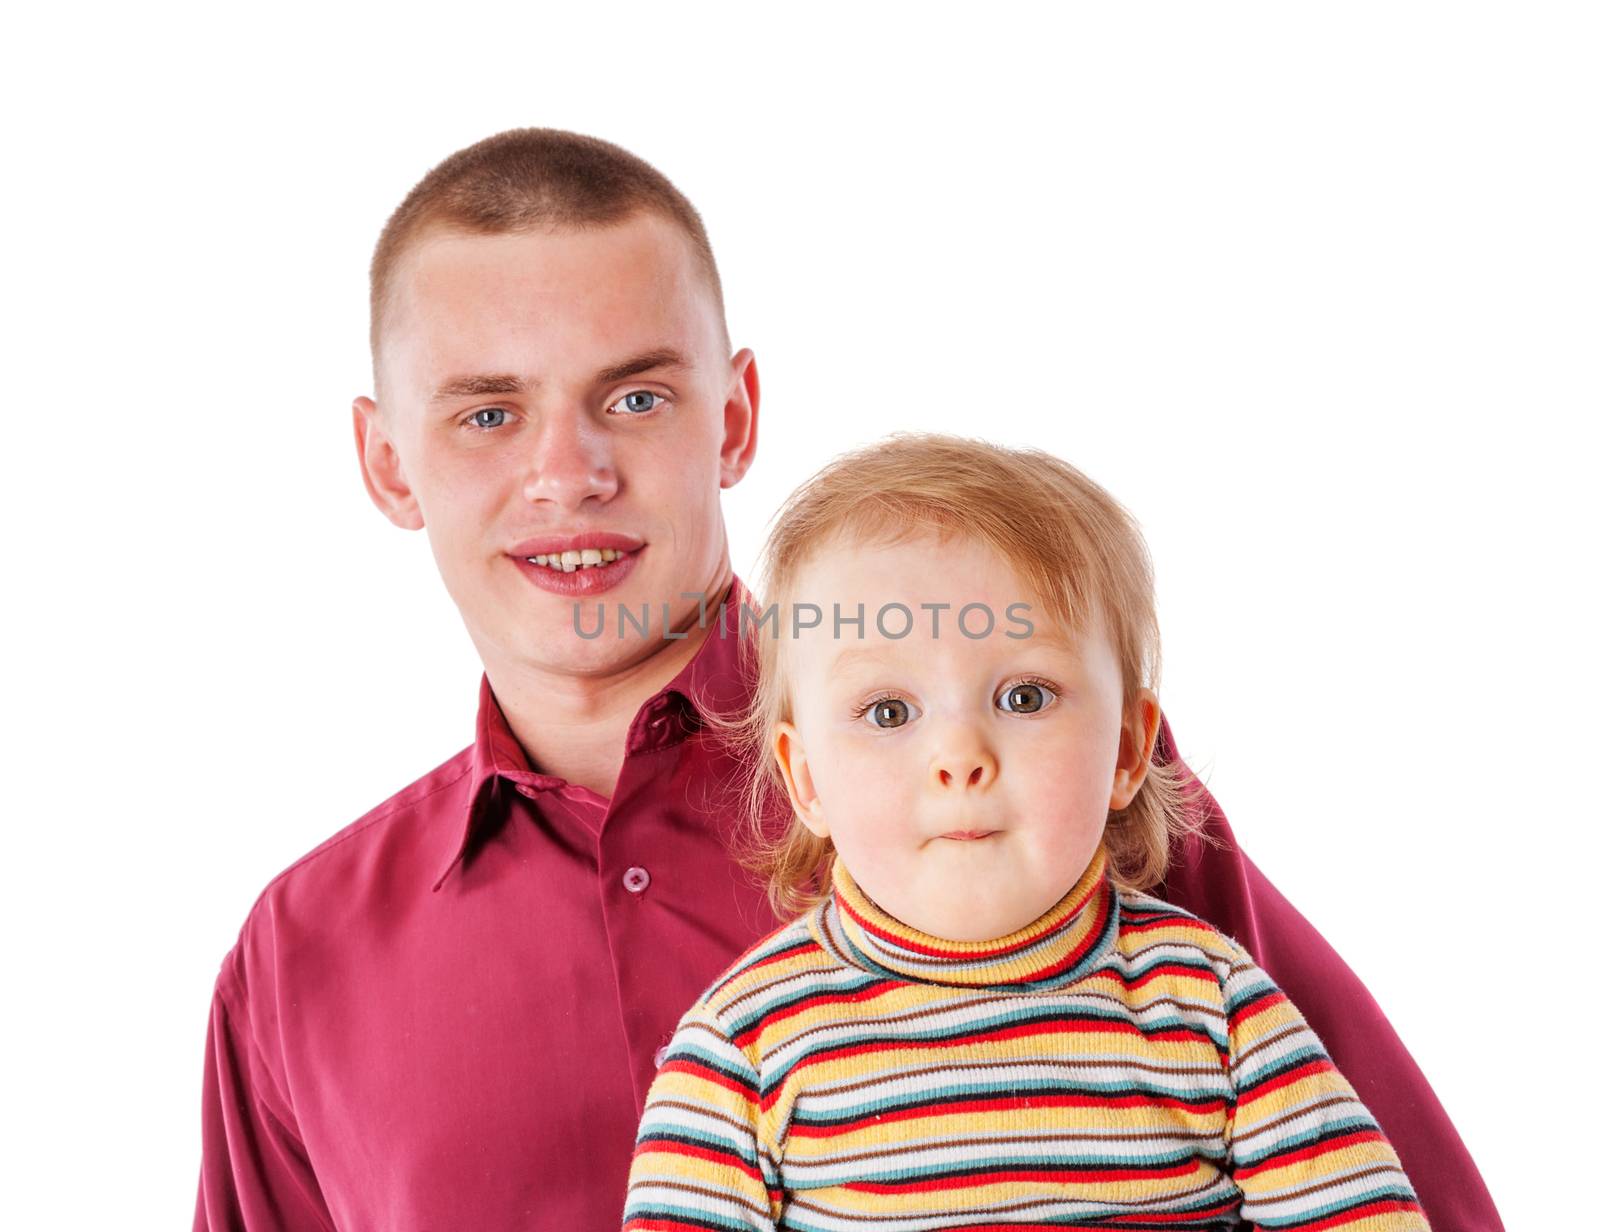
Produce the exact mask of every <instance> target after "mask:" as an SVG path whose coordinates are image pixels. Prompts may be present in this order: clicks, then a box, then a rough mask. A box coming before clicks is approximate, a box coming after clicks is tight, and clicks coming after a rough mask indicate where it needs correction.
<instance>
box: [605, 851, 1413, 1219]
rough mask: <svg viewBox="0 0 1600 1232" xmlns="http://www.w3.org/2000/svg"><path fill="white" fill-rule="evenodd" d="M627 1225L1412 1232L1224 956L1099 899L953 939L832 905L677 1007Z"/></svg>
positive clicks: (1288, 1027)
mask: <svg viewBox="0 0 1600 1232" xmlns="http://www.w3.org/2000/svg"><path fill="white" fill-rule="evenodd" d="M624 1221H625V1227H626V1228H627V1229H629V1230H632V1232H643V1230H645V1229H655V1230H663V1232H666V1230H671V1232H676V1230H679V1229H683V1230H685V1232H687V1230H690V1229H693V1230H697V1232H704V1230H706V1229H777V1228H794V1229H806V1230H807V1232H864V1230H866V1229H874V1230H877V1232H888V1230H893V1232H921V1230H922V1229H934V1228H964V1229H991V1228H1000V1227H1004V1228H1007V1229H1015V1228H1061V1227H1095V1228H1102V1227H1103V1228H1141V1229H1183V1228H1229V1227H1235V1226H1237V1225H1238V1224H1239V1223H1240V1222H1241V1221H1249V1222H1252V1223H1254V1224H1258V1225H1260V1226H1261V1227H1263V1228H1295V1229H1325V1228H1339V1229H1349V1230H1357V1229H1361V1230H1369V1229H1380V1228H1381V1229H1400V1228H1405V1229H1413V1228H1426V1227H1427V1226H1428V1225H1427V1221H1426V1220H1425V1219H1424V1218H1423V1215H1422V1211H1421V1208H1420V1207H1419V1206H1418V1204H1417V1199H1416V1195H1415V1194H1414V1193H1413V1192H1412V1189H1411V1186H1410V1184H1409V1183H1408V1182H1407V1180H1406V1177H1405V1174H1404V1173H1403V1172H1402V1171H1401V1168H1400V1163H1399V1160H1398V1159H1397V1158H1396V1157H1395V1153H1394V1150H1393V1149H1392V1148H1391V1147H1390V1145H1389V1143H1388V1141H1387V1140H1386V1139H1385V1138H1384V1136H1383V1134H1382V1132H1381V1131H1380V1130H1379V1128H1378V1124H1377V1122H1376V1121H1375V1120H1373V1118H1372V1115H1371V1114H1370V1113H1369V1112H1368V1111H1367V1110H1366V1108H1365V1107H1363V1106H1362V1104H1361V1102H1360V1101H1359V1100H1358V1099H1357V1097H1356V1095H1355V1092H1354V1091H1353V1090H1352V1089H1351V1087H1350V1084H1349V1083H1348V1082H1347V1081H1346V1080H1345V1079H1344V1077H1343V1076H1342V1075H1341V1074H1340V1073H1339V1072H1338V1070H1336V1069H1335V1068H1334V1066H1333V1063H1332V1062H1331V1061H1330V1060H1329V1059H1328V1055H1327V1053H1326V1051H1324V1049H1323V1047H1322V1044H1321V1042H1320V1041H1319V1040H1318V1039H1317V1037H1316V1035H1315V1034H1313V1032H1312V1031H1311V1028H1310V1027H1308V1026H1307V1025H1306V1023H1305V1020H1304V1019H1303V1018H1302V1017H1301V1016H1300V1014H1299V1012H1298V1011H1297V1010H1296V1009H1295V1008H1294V1006H1293V1005H1292V1004H1290V1002H1289V1001H1288V999H1287V998H1285V996H1284V995H1283V993H1282V992H1281V991H1279V989H1278V988H1277V986H1276V985H1274V984H1273V982H1272V980H1271V979H1270V978H1269V977H1268V976H1267V975H1266V973H1265V972H1263V971H1262V970H1261V969H1260V968H1259V967H1257V966H1256V965H1255V963H1254V962H1252V961H1251V958H1250V956H1249V955H1248V954H1247V953H1245V951H1244V950H1243V949H1242V948H1241V947H1240V946H1239V945H1238V944H1236V943H1235V942H1233V941H1232V940H1230V939H1229V938H1227V937H1225V936H1223V935H1222V934H1221V933H1219V932H1218V931H1217V930H1216V929H1214V928H1212V927H1211V926H1210V925H1208V924H1205V923H1204V922H1202V921H1201V920H1199V919H1197V918H1196V917H1195V916H1193V915H1190V914H1189V913H1188V912H1185V911H1183V910H1181V909H1180V908H1177V907H1174V906H1171V905H1170V904H1168V903H1164V902H1162V901H1160V900H1159V899H1155V898H1151V897H1149V896H1147V895H1143V894H1133V893H1127V892H1120V891H1118V890H1117V889H1116V888H1115V887H1113V885H1112V884H1111V882H1110V881H1109V880H1108V878H1107V875H1106V855H1105V851H1104V849H1103V848H1102V849H1101V851H1099V852H1098V853H1097V854H1096V856H1095V858H1094V860H1093V861H1092V862H1091V864H1090V866H1089V868H1088V869H1087V870H1086V871H1085V872H1084V874H1083V876H1082V878H1080V880H1079V881H1078V883H1077V885H1075V886H1074V887H1073V888H1072V890H1071V891H1070V892H1069V893H1068V894H1067V895H1066V897H1065V898H1063V899H1062V900H1061V902H1060V903H1058V904H1057V905H1056V906H1055V907H1054V908H1052V909H1051V910H1050V911H1049V912H1048V913H1047V914H1046V915H1044V916H1042V917H1041V918H1040V919H1038V920H1036V921H1035V922H1034V923H1033V924H1031V925H1029V926H1028V927H1026V928H1024V929H1022V930H1020V931H1018V932H1016V933H1013V934H1011V935H1010V936H1007V937H1002V938H1000V939H999V940H997V941H986V942H951V941H943V940H940V939H939V938H936V937H931V936H928V935H927V934H924V933H919V932H917V931H915V930H913V929H911V928H909V927H907V926H906V925H904V924H902V923H900V922H899V921H898V920H896V919H894V918H893V917H891V916H889V915H887V914H886V913H885V912H883V911H882V910H881V909H879V908H878V907H877V906H876V905H875V904H874V903H873V902H872V900H871V899H870V898H868V897H867V896H866V895H865V894H864V893H863V892H862V891H861V889H860V888H859V887H858V886H857V885H856V884H855V883H854V882H853V881H852V880H851V878H850V875H849V873H848V872H847V871H846V870H845V869H844V868H843V866H842V865H840V866H836V867H835V869H834V887H833V892H832V894H831V895H830V897H829V898H828V899H827V900H826V901H825V902H823V903H821V904H819V905H818V906H817V907H816V908H814V909H812V910H811V911H810V912H808V913H806V914H805V915H803V916H801V917H799V918H798V919H796V920H794V921H792V922H791V923H790V924H788V925H787V926H785V927H784V928H782V929H780V930H778V931H777V932H775V933H773V934H772V935H770V936H768V937H767V938H766V939H764V940H763V941H761V942H759V943H757V944H756V945H755V946H754V947H752V948H751V949H750V950H749V951H748V952H747V953H746V954H745V955H744V956H743V957H741V958H740V959H739V960H738V961H737V962H736V963H735V964H734V965H733V966H732V967H731V968H729V970H728V971H727V972H726V973H724V974H723V975H722V976H721V977H720V978H719V979H718V980H717V981H716V983H715V984H713V985H712V986H711V988H710V989H709V990H708V991H707V992H706V993H705V995H704V996H703V997H701V999H700V1000H699V1001H698V1002H697V1003H696V1004H695V1005H694V1007H693V1008H692V1009H690V1011H689V1012H688V1013H687V1014H685V1015H684V1017H683V1019H682V1021H681V1022H680V1024H679V1026H678V1030H677V1032H676V1034H675V1036H674V1037H673V1040H672V1043H671V1044H670V1046H669V1047H668V1049H667V1052H666V1055H665V1058H664V1060H663V1063H662V1065H661V1068H660V1070H659V1072H658V1073H657V1076H656V1080H655V1082H654V1083H653V1084H652V1086H651V1088H650V1094H649V1097H648V1099H647V1101H646V1105H645V1110H644V1117H643V1120H642V1122H641V1123H640V1127H639V1137H638V1143H637V1146H636V1148H635V1151H634V1159H633V1168H632V1172H631V1174H630V1176H629V1181H628V1194H627V1206H626V1210H625V1213H624Z"/></svg>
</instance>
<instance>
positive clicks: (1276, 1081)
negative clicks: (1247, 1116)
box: [1239, 1057, 1333, 1108]
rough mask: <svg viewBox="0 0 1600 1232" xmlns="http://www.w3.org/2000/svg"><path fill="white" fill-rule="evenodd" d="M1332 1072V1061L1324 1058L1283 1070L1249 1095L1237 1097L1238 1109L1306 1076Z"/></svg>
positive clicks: (1252, 1090) (1253, 1089)
mask: <svg viewBox="0 0 1600 1232" xmlns="http://www.w3.org/2000/svg"><path fill="white" fill-rule="evenodd" d="M1332 1070H1333V1062H1332V1061H1330V1060H1328V1059H1327V1058H1326V1057H1320V1058H1314V1059H1312V1060H1309V1061H1307V1062H1306V1063H1305V1064H1304V1065H1297V1066H1295V1067H1294V1068H1293V1069H1290V1070H1285V1071H1284V1072H1283V1073H1281V1074H1277V1075H1275V1076H1274V1077H1272V1078H1269V1079H1268V1080H1267V1081H1266V1082H1263V1083H1262V1084H1261V1085H1260V1086H1258V1087H1254V1088H1252V1089H1251V1090H1250V1092H1249V1094H1247V1095H1241V1096H1240V1097H1239V1107H1241V1108H1244V1107H1247V1106H1249V1105H1250V1104H1253V1103H1255V1102H1256V1100H1258V1099H1260V1098H1261V1097H1262V1096H1263V1095H1270V1094H1271V1093H1272V1092H1273V1091H1276V1090H1278V1089H1280V1088H1281V1087H1287V1086H1292V1085H1293V1084H1294V1083H1296V1082H1299V1081H1300V1080H1301V1079H1302V1078H1304V1077H1305V1076H1306V1075H1307V1074H1326V1073H1330V1072H1331V1071H1332Z"/></svg>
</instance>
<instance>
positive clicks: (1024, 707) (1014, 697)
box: [850, 676, 1061, 731]
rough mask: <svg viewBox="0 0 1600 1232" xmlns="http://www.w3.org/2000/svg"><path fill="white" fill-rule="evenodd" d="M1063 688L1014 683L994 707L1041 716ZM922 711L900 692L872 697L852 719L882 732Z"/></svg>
mask: <svg viewBox="0 0 1600 1232" xmlns="http://www.w3.org/2000/svg"><path fill="white" fill-rule="evenodd" d="M1060 692H1061V690H1060V687H1059V686H1057V685H1055V684H1052V683H1051V682H1050V681H1048V680H1045V679H1044V678H1043V677H1039V676H1023V677H1021V678H1020V679H1018V680H1013V681H1012V682H1011V683H1010V684H1008V685H1006V686H1005V688H1003V689H1001V690H1000V692H998V693H997V694H995V699H994V704H995V705H996V706H997V707H998V708H999V709H1001V710H1003V711H1005V712H1006V713H1007V714H1038V713H1039V712H1040V711H1041V710H1044V709H1045V708H1046V707H1048V706H1049V705H1050V704H1051V703H1052V702H1054V701H1055V700H1056V698H1057V696H1059V694H1060ZM921 713H922V712H921V711H920V710H918V709H917V707H916V706H914V705H912V703H910V702H909V701H907V700H906V699H905V698H903V697H901V696H899V695H898V694H896V693H879V694H876V695H875V696H873V697H869V698H868V699H867V700H866V701H864V702H862V703H861V704H860V705H859V706H856V707H854V708H853V709H852V710H851V712H850V717H851V718H852V719H857V720H859V719H862V718H865V719H866V720H867V722H868V723H870V724H871V725H872V726H873V727H876V728H878V729H879V730H880V731H888V730H892V729H894V728H897V727H904V726H905V725H906V724H907V723H909V722H911V720H912V719H914V718H916V717H917V716H918V715H920V714H921Z"/></svg>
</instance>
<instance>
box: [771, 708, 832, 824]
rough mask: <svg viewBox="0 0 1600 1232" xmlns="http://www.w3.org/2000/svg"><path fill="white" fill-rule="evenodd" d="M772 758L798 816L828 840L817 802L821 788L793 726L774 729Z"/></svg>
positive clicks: (782, 725)
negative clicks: (818, 787) (812, 777)
mask: <svg viewBox="0 0 1600 1232" xmlns="http://www.w3.org/2000/svg"><path fill="white" fill-rule="evenodd" d="M772 755H773V757H774V758H776V759H777V762H778V769H779V770H780V771H782V773H783V785H784V787H785V788H787V789H788V792H789V804H790V806H791V807H792V808H793V809H794V815H795V816H796V817H798V818H799V819H800V824H801V825H803V826H804V827H805V828H806V829H807V830H810V831H811V833H813V834H815V835H816V836H817V837H818V838H827V837H828V823H827V820H826V819H825V818H824V817H823V816H822V802H821V801H820V800H818V799H817V789H816V786H815V784H813V783H812V781H811V766H810V765H809V764H808V763H807V761H806V748H805V745H803V744H801V743H800V732H799V730H798V729H797V728H796V727H795V725H794V724H793V723H779V724H778V725H777V727H775V728H774V729H773V732H772Z"/></svg>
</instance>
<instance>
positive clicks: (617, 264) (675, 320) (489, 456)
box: [355, 214, 757, 674]
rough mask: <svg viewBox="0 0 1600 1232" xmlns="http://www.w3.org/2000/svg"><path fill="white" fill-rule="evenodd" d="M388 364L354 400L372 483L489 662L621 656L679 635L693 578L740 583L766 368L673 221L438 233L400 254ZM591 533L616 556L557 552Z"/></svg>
mask: <svg viewBox="0 0 1600 1232" xmlns="http://www.w3.org/2000/svg"><path fill="white" fill-rule="evenodd" d="M379 377H380V384H379V398H380V399H381V405H377V404H374V403H373V402H371V401H370V400H369V399H365V398H360V399H357V400H356V404H355V418H356V435H357V442H358V447H359V449H360V451H361V455H362V462H363V468H364V470H365V473H366V478H367V484H368V489H369V491H370V492H371V493H372V496H373V499H374V501H376V502H377V503H378V505H379V507H380V508H382V509H383V510H384V512H385V513H387V514H388V515H389V517H390V518H391V519H392V520H393V521H395V522H396V523H397V524H398V525H401V526H407V527H419V526H426V528H427V531H428V541H429V543H430V545H431V546H432V549H433V554H434V558H435V560H436V561H437V562H438V566H439V572H440V574H441V575H442V576H443V578H444V582H445V586H446V588H447V589H448V590H449V592H450V596H451V598H452V599H454V601H455V603H456V606H457V607H458V608H459V609H460V610H461V614H462V617H463V618H464V620H465V621H466V624H467V628H468V631H469V632H470V633H471V635H472V638H473V641H474V643H475V644H476V645H477V647H478V651H479V653H480V655H481V656H482V657H483V659H484V662H485V664H487V665H489V666H490V667H491V668H493V666H494V665H496V664H508V665H510V664H517V665H523V666H528V665H533V666H543V667H546V668H548V669H551V670H555V671H561V672H566V673H597V674H605V673H606V672H608V671H611V670H615V669H616V668H617V667H619V666H621V665H625V664H627V663H631V662H637V661H639V660H641V659H643V658H646V657H647V656H648V655H650V654H652V653H654V652H655V651H657V650H659V649H660V648H661V647H662V646H663V645H664V644H665V643H664V642H663V641H662V628H661V624H660V621H661V604H662V603H663V602H666V603H668V604H669V605H670V611H671V621H672V625H673V627H674V628H678V629H681V628H683V627H684V625H685V624H686V623H692V622H693V620H694V619H695V618H696V616H697V614H698V606H697V604H696V601H695V600H694V599H692V598H690V599H682V598H680V594H681V593H682V592H685V591H691V592H692V591H703V592H708V594H707V601H708V602H709V601H710V600H711V599H713V598H714V597H715V593H716V590H717V589H718V588H719V587H720V586H721V585H722V584H724V583H725V582H726V580H727V578H728V574H729V564H728V551H727V540H726V533H725V530H724V527H723V522H722V507H721V500H720V491H721V489H723V488H726V487H731V486H732V485H733V484H735V483H737V482H738V481H739V479H740V478H741V477H742V476H743V474H744V472H745V470H746V469H748V467H749V465H750V461H751V458H752V456H753V454H754V451H755V419H756V408H757V387H756V379H755V367H754V363H753V360H752V357H751V356H750V353H749V352H748V351H741V352H740V353H739V354H738V355H735V356H733V357H732V358H731V359H730V357H729V355H728V349H727V344H726V342H725V339H724V334H723V331H722V325H721V321H720V318H719V316H718V313H717V310H716V306H715V300H714V298H713V296H712V292H711V289H710V287H709V285H708V283H707V281H706V277H705V275H704V273H703V272H702V270H701V268H700V267H699V265H698V264H697V263H696V260H695V258H694V256H693V253H692V250H691V248H690V245H689V242H688V240H687V239H686V237H684V236H683V234H682V233H681V232H680V231H679V230H678V229H677V228H676V227H675V226H673V225H672V224H671V223H669V222H667V221H665V220H663V219H661V218H658V217H656V216H655V215H651V214H643V215H637V216H635V217H633V218H630V219H628V220H626V221H624V222H622V223H618V224H616V225H613V226H607V227H600V228H592V229H588V230H561V231H553V232H546V233H538V234H531V235H499V236H483V235H463V234H459V233H456V232H445V231H435V232H431V233H427V234H425V235H424V236H423V237H421V239H420V240H419V242H418V243H417V244H416V245H415V246H414V247H413V248H412V249H411V250H410V251H409V252H408V253H407V254H406V255H405V256H404V257H403V258H402V260H401V263H400V265H399V266H398V268H397V269H396V276H395V297H394V301H393V307H392V310H391V312H390V315H389V318H388V320H387V322H386V329H385V332H384V336H383V343H382V351H381V354H380V357H379ZM595 534H602V535H606V536H612V537H613V538H611V539H610V541H609V547H610V548H613V549H617V550H620V551H621V553H622V555H621V556H620V558H618V559H616V560H612V559H610V558H611V556H612V555H613V552H612V551H611V550H605V551H602V553H601V555H602V557H603V558H604V559H603V560H602V563H601V564H600V565H599V566H598V567H595V568H593V569H589V568H584V567H581V566H580V567H577V568H573V567H571V565H570V563H569V564H568V565H566V566H562V565H561V564H560V563H559V561H557V562H554V563H552V562H551V561H550V560H549V559H548V557H549V556H550V555H551V553H552V550H553V549H560V548H562V547H564V546H570V544H569V542H568V541H570V540H571V539H573V538H581V537H589V536H592V535H595ZM551 540H554V541H555V542H554V543H553V544H552V543H551V542H549V541H551ZM536 555H537V556H545V557H547V560H546V563H544V564H539V563H536V561H530V560H529V559H528V558H529V557H532V556H536ZM602 602H603V603H604V606H605V622H604V625H603V626H601V627H602V628H603V633H602V635H601V636H599V637H597V638H594V639H592V640H591V639H585V638H580V637H579V636H577V634H576V633H575V632H574V624H573V621H574V613H573V608H574V605H575V604H578V605H580V619H581V620H582V628H583V629H584V630H585V631H586V632H592V631H593V630H594V629H595V628H596V627H597V624H596V622H597V620H598V618H599V613H598V605H599V604H600V603H602ZM618 605H623V606H626V607H627V608H629V610H630V611H631V612H632V613H634V614H635V615H636V616H637V615H638V614H639V613H641V612H642V611H643V610H644V608H645V607H646V605H648V607H649V609H650V617H649V622H650V623H649V635H648V637H642V636H641V635H640V634H639V633H638V631H637V628H636V626H635V625H633V624H629V625H627V626H626V636H625V637H623V638H620V639H619V637H618V635H617V629H618V624H619V622H618V621H617V618H616V609H617V607H618Z"/></svg>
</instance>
